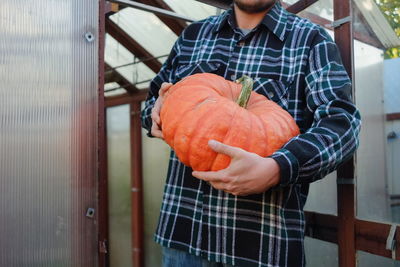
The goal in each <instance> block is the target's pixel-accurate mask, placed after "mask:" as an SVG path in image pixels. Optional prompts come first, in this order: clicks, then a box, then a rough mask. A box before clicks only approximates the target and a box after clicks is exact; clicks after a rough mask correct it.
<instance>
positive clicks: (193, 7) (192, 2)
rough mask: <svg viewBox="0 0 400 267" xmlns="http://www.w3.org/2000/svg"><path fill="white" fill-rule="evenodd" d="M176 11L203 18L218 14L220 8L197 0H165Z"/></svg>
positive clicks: (195, 17) (194, 17) (197, 18)
mask: <svg viewBox="0 0 400 267" xmlns="http://www.w3.org/2000/svg"><path fill="white" fill-rule="evenodd" d="M164 2H166V3H167V4H168V5H169V6H170V7H171V8H172V9H173V10H174V11H175V12H176V13H178V14H181V15H185V16H186V17H189V18H192V19H194V20H201V19H204V18H207V17H209V16H213V15H216V14H218V12H219V10H218V9H217V8H215V7H213V6H211V5H207V4H204V3H201V2H199V1H196V0H185V1H182V0H164Z"/></svg>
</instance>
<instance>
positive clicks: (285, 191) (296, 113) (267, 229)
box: [142, 3, 360, 267]
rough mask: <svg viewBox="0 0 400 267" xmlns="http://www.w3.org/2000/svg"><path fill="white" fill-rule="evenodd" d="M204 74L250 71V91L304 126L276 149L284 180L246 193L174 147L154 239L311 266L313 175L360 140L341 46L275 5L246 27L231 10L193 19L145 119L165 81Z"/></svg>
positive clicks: (254, 260) (233, 257) (231, 259)
mask: <svg viewBox="0 0 400 267" xmlns="http://www.w3.org/2000/svg"><path fill="white" fill-rule="evenodd" d="M199 72H209V73H215V74H218V75H220V76H223V77H225V78H226V79H229V80H235V79H237V78H239V77H241V76H242V75H248V76H250V77H252V78H253V79H254V81H255V85H254V90H255V91H257V92H258V93H261V94H263V95H265V96H266V97H267V98H269V99H271V100H273V101H275V102H276V103H278V104H279V105H280V106H281V107H282V108H284V109H285V110H287V111H288V112H289V113H290V114H291V115H292V116H293V118H294V119H295V121H296V123H297V124H298V126H299V127H300V129H301V134H300V135H298V136H296V137H294V138H293V139H291V140H290V141H289V142H288V143H287V144H285V145H284V146H283V147H282V148H281V149H280V150H278V151H277V152H275V153H274V154H273V155H272V156H271V157H273V158H274V159H275V160H276V161H277V162H278V164H279V165H280V167H281V181H280V184H279V186H276V187H274V188H273V189H270V190H268V191H266V192H264V193H263V194H257V195H251V196H246V197H237V196H233V195H230V194H228V193H225V192H223V191H219V190H216V189H214V188H212V187H210V185H209V184H208V183H205V182H203V181H201V180H198V179H196V178H194V177H192V176H191V172H192V170H191V169H190V168H189V167H186V166H184V165H183V164H182V163H181V162H179V160H178V159H177V157H176V156H175V153H174V152H173V151H171V157H170V164H169V170H168V176H167V182H166V186H165V191H164V198H163V202H162V207H161V214H160V219H159V224H158V228H157V231H156V234H155V240H156V241H157V242H158V243H160V244H161V245H163V246H167V247H172V248H177V249H181V250H185V251H188V252H189V253H192V254H195V255H201V256H203V257H205V258H207V259H209V260H210V261H216V262H223V263H228V264H232V265H237V266H270V267H272V266H280V267H282V266H285V267H288V266H291V267H300V266H305V256H304V231H305V220H304V212H303V207H304V204H305V201H306V199H307V194H308V189H309V183H310V182H313V181H316V180H318V179H321V178H322V177H324V176H326V175H327V174H328V173H330V172H332V171H334V170H335V169H336V168H337V166H338V165H339V164H340V163H342V162H343V161H345V160H346V159H348V158H349V157H350V156H351V155H352V154H353V152H354V151H355V150H356V147H357V145H358V139H357V136H358V133H359V128H360V116H359V112H358V110H357V109H356V107H355V106H354V105H353V103H352V101H351V81H350V80H349V77H348V75H347V73H346V71H345V69H344V67H343V65H342V63H341V59H340V55H339V52H338V48H337V46H336V45H335V43H334V42H333V41H332V39H331V37H330V36H329V35H328V34H327V32H326V31H325V30H324V29H322V28H321V27H320V26H318V25H315V24H313V23H311V22H310V21H308V20H306V19H303V18H299V17H297V16H295V15H293V14H291V13H288V12H287V11H286V10H284V9H283V8H282V7H281V5H280V4H279V3H277V4H275V5H274V6H273V7H272V9H271V10H270V11H269V12H268V14H267V15H266V16H265V18H264V19H263V21H262V22H261V23H260V25H258V26H257V27H256V28H254V29H253V30H252V31H250V32H249V33H246V34H243V32H242V31H241V30H240V29H238V28H237V27H236V24H235V19H234V13H233V10H232V9H229V10H227V11H226V12H224V13H223V14H221V15H220V16H213V17H209V18H207V19H205V20H202V21H199V22H195V23H193V24H191V25H190V26H188V27H187V28H186V29H185V31H184V32H183V34H182V35H181V36H180V37H179V38H178V40H177V41H176V43H175V45H174V47H173V49H172V51H171V54H170V56H169V58H168V59H167V61H166V62H165V63H164V65H163V67H162V69H161V71H160V72H159V73H158V74H157V76H156V77H155V78H154V79H153V80H152V82H151V85H150V92H149V96H148V98H147V100H146V103H145V108H144V110H143V112H142V122H143V127H145V128H146V129H147V130H150V128H151V124H152V122H151V118H150V115H151V110H152V107H153V105H154V103H155V100H156V99H157V97H158V90H159V88H160V86H161V83H163V82H171V83H176V82H177V81H179V80H180V79H182V78H184V77H186V76H188V75H191V74H194V73H199Z"/></svg>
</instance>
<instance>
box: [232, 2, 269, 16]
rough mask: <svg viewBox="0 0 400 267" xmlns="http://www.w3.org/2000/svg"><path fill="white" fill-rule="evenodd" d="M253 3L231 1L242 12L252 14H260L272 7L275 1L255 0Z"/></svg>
mask: <svg viewBox="0 0 400 267" xmlns="http://www.w3.org/2000/svg"><path fill="white" fill-rule="evenodd" d="M252 2H253V3H247V1H246V0H233V3H234V4H235V5H236V6H237V7H238V8H239V9H240V10H242V11H243V12H246V13H249V14H254V13H261V12H263V11H266V10H267V9H269V8H270V7H272V6H273V5H274V4H275V2H276V0H269V1H263V0H255V1H252Z"/></svg>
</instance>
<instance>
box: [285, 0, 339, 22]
mask: <svg viewBox="0 0 400 267" xmlns="http://www.w3.org/2000/svg"><path fill="white" fill-rule="evenodd" d="M290 2H292V3H291V4H294V3H295V2H297V0H290ZM307 13H311V14H312V15H314V16H315V15H317V16H320V17H322V18H324V19H327V20H330V21H333V0H318V1H317V2H315V3H314V4H312V5H311V6H309V7H308V8H307V9H306V10H305V11H302V12H300V13H299V14H298V15H299V16H301V17H307Z"/></svg>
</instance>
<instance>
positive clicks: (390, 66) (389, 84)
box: [383, 58, 400, 178]
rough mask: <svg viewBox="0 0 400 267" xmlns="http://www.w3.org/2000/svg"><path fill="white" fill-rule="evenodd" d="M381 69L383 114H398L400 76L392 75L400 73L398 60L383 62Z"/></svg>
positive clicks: (399, 107) (399, 110)
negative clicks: (383, 89) (383, 101)
mask: <svg viewBox="0 0 400 267" xmlns="http://www.w3.org/2000/svg"><path fill="white" fill-rule="evenodd" d="M383 69H384V71H383V76H384V77H383V78H384V81H385V83H384V88H385V91H384V99H385V112H386V113H400V94H399V91H400V75H395V74H394V72H396V71H397V72H398V71H400V58H393V59H388V60H385V62H384V64H383ZM399 178H400V177H399Z"/></svg>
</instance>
